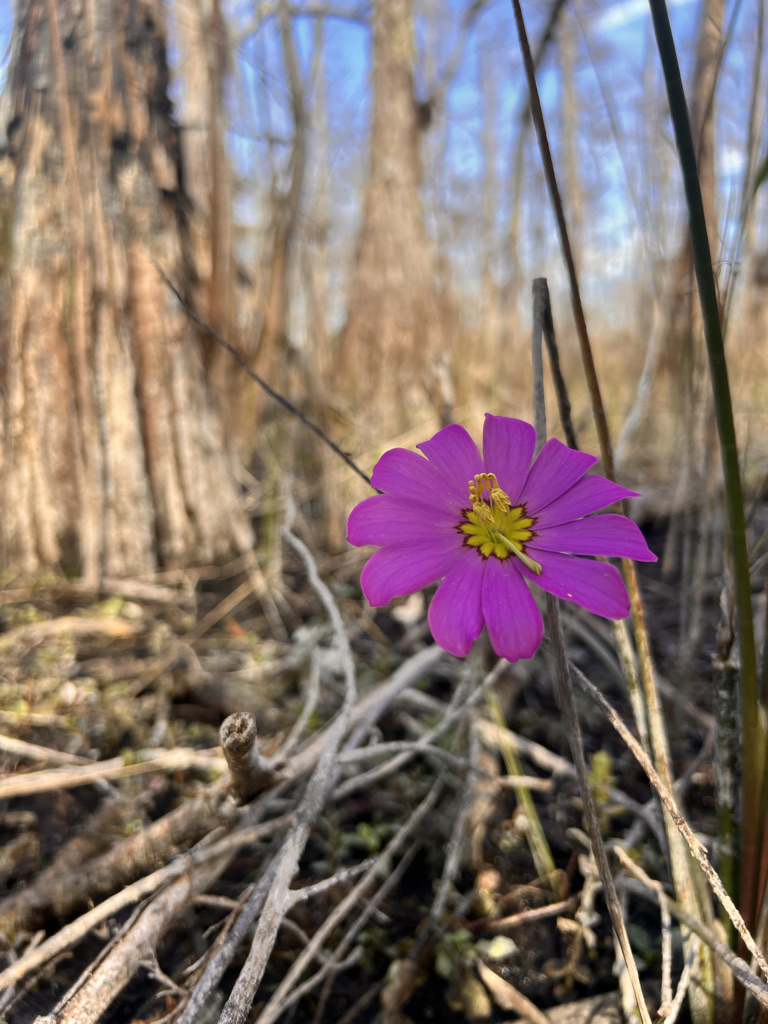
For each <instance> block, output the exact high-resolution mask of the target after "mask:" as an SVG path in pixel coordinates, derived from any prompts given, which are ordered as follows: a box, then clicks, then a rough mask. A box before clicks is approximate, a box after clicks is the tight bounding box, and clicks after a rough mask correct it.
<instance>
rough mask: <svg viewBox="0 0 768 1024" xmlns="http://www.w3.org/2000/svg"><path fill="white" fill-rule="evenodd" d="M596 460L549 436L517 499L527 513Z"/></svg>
mask: <svg viewBox="0 0 768 1024" xmlns="http://www.w3.org/2000/svg"><path fill="white" fill-rule="evenodd" d="M596 462H597V459H596V457H595V456H594V455H587V454H586V452H577V451H574V449H573V448H569V447H568V446H567V445H565V444H563V442H562V441H558V440H557V438H556V437H552V438H550V439H549V441H547V443H546V444H545V445H544V447H543V448H542V449H541V451H540V452H539V454H538V455H537V457H536V461H535V462H534V464H533V465H532V466H531V471H530V473H529V474H528V479H527V480H526V481H525V486H524V487H523V489H522V491H521V494H520V500H521V501H522V502H523V503H524V504H525V507H526V510H527V512H528V514H529V515H535V514H536V512H537V511H538V509H540V508H544V506H545V505H549V503H550V502H551V501H554V500H555V498H559V497H560V495H561V494H562V493H563V492H564V491H567V490H568V488H569V487H573V485H574V484H575V483H576V482H577V481H578V480H581V478H582V477H583V476H584V474H585V473H586V472H587V470H588V469H591V468H592V466H594V464H595V463H596Z"/></svg>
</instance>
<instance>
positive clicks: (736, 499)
mask: <svg viewBox="0 0 768 1024" xmlns="http://www.w3.org/2000/svg"><path fill="white" fill-rule="evenodd" d="M649 4H650V9H651V16H652V17H653V27H654V31H655V33H656V43H657V46H658V49H659V57H660V58H661V65H662V69H663V71H664V79H665V81H666V85H667V96H668V99H669V109H670V114H671V117H672V123H673V126H674V130H675V139H676V141H677V150H678V154H679V157H680V167H681V169H682V173H683V184H684V187H685V198H686V202H687V204H688V216H689V226H690V233H691V243H692V246H693V264H694V269H695V271H696V283H697V285H698V290H699V301H700V303H701V312H702V318H703V323H704V336H705V339H706V344H707V353H708V356H709V368H710V377H711V379H712V391H713V395H714V404H715V418H716V421H717V429H718V434H719V436H720V457H721V460H722V464H723V475H724V479H725V495H726V504H727V510H728V525H729V533H730V540H731V553H732V557H733V570H734V581H735V592H736V609H737V612H738V629H739V645H740V652H741V690H742V708H743V716H744V766H743V807H744V817H743V822H744V835H743V860H742V880H741V894H742V911H743V913H744V916H745V918H746V920H747V924H748V926H750V927H751V926H753V925H754V923H755V921H754V914H755V902H756V895H757V894H756V892H755V887H756V878H757V867H758V866H757V841H758V828H759V822H760V821H761V820H762V810H763V802H764V797H763V790H764V786H763V771H764V765H765V731H764V728H763V727H762V726H761V724H760V708H759V699H760V698H759V693H758V685H757V656H756V651H755V637H754V630H753V623H752V588H751V586H750V580H749V560H748V557H747V543H746V527H745V521H744V502H743V498H742V492H741V476H740V471H739V458H738V450H737V448H736V431H735V428H734V424H733V408H732V406H731V392H730V387H729V384H728V368H727V366H726V362H725V349H724V346H723V333H722V329H721V324H720V308H719V306H718V301H717V292H716V289H715V279H714V275H713V273H712V256H711V250H710V247H709V237H708V234H707V221H706V217H705V214H704V204H703V202H702V197H701V188H700V185H699V174H698V167H697V162H696V153H695V150H694V146H693V138H692V136H691V126H690V121H689V119H688V107H687V104H686V100H685V91H684V89H683V82H682V79H681V77H680V67H679V65H678V61H677V52H676V50H675V41H674V38H673V36H672V28H671V26H670V23H669V14H668V11H667V6H666V3H665V0H649Z"/></svg>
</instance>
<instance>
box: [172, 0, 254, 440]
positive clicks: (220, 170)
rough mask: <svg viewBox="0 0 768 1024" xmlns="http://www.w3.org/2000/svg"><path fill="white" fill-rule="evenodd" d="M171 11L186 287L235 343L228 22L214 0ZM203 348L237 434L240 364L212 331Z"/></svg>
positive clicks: (181, 1)
mask: <svg viewBox="0 0 768 1024" xmlns="http://www.w3.org/2000/svg"><path fill="white" fill-rule="evenodd" d="M173 17H174V22H175V39H176V40H177V43H178V51H179V60H178V73H177V77H178V79H179V86H180V97H179V104H178V110H177V119H178V124H179V128H180V131H181V160H182V163H183V166H184V177H185V183H186V196H187V198H188V200H189V206H188V216H187V223H188V227H189V232H188V238H189V242H190V244H189V253H190V257H191V259H192V263H193V269H194V280H195V287H194V288H193V289H192V290H191V294H192V295H193V298H194V304H195V308H196V310H197V311H198V312H199V313H200V315H201V316H202V317H203V318H204V319H205V320H206V321H207V322H208V323H209V324H210V325H211V327H213V328H214V330H216V331H218V332H219V333H220V334H222V335H223V336H224V337H225V338H226V339H227V340H228V341H230V342H231V343H232V344H234V345H236V346H237V344H238V331H237V322H236V317H235V315H234V311H235V308H236V306H237V298H236V274H235V259H234V225H233V217H232V200H233V191H234V184H233V175H232V168H231V165H230V162H229V158H228V155H227V147H226V142H225V139H226V120H225V113H224V91H225V84H226V81H227V79H228V77H229V74H230V72H231V70H232V65H233V61H232V53H231V46H230V41H229V36H228V32H227V25H226V23H225V20H224V17H223V15H222V12H221V5H220V3H219V0H173ZM203 351H204V358H205V366H206V370H207V373H208V376H209V378H210V380H211V381H212V382H213V387H214V389H215V393H216V395H217V396H218V397H219V398H220V399H223V402H222V412H223V414H224V422H225V424H226V425H227V428H228V430H230V431H231V432H233V433H234V434H235V435H237V436H239V435H240V434H242V433H243V424H242V423H241V422H240V420H241V412H242V411H241V409H240V408H239V407H238V406H239V402H240V399H241V398H242V387H241V386H240V385H241V383H242V382H241V380H240V377H241V374H242V370H241V368H240V367H239V366H238V365H237V363H236V362H235V361H234V360H233V359H232V357H231V355H230V354H229V353H228V352H225V351H224V349H222V348H221V346H220V345H219V344H218V343H217V342H216V341H215V340H214V339H213V338H210V337H209V338H207V339H204V350H203ZM233 399H234V400H233Z"/></svg>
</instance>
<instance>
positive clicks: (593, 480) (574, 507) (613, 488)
mask: <svg viewBox="0 0 768 1024" xmlns="http://www.w3.org/2000/svg"><path fill="white" fill-rule="evenodd" d="M542 451H543V449H542ZM636 497H638V495H637V492H636V491H628V490H627V489H626V487H622V486H621V485H620V484H615V483H614V482H613V481H612V480H606V478H605V477H604V476H585V477H584V479H583V480H579V482H578V483H577V484H574V485H573V487H571V488H569V489H568V490H567V491H566V492H565V494H562V495H560V497H559V498H555V500H554V501H553V502H552V503H551V504H549V505H547V506H546V508H542V509H539V510H537V511H535V512H532V513H531V514H532V515H533V516H534V518H535V525H534V531H538V530H546V529H549V527H551V526H559V525H560V524H561V523H570V522H573V520H574V519H580V518H581V517H582V516H586V515H589V513H590V512H598V511H599V510H600V509H601V508H605V507H606V505H613V503H614V502H615V501H621V500H622V498H636Z"/></svg>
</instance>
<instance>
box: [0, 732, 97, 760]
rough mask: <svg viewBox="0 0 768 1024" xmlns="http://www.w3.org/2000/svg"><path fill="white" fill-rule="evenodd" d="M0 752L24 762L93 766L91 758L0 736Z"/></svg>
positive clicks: (11, 737)
mask: <svg viewBox="0 0 768 1024" xmlns="http://www.w3.org/2000/svg"><path fill="white" fill-rule="evenodd" d="M0 750H2V751H4V752H5V753H6V754H13V756H14V757H18V758H22V759H23V760H25V761H44V762H45V761H49V762H51V763H52V764H93V763H94V762H93V758H92V757H79V756H78V755H77V754H67V753H64V752H63V751H61V750H53V749H52V748H51V747H41V746H40V745H39V744H38V743H27V742H26V740H17V739H15V738H14V737H13V736H0Z"/></svg>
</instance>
